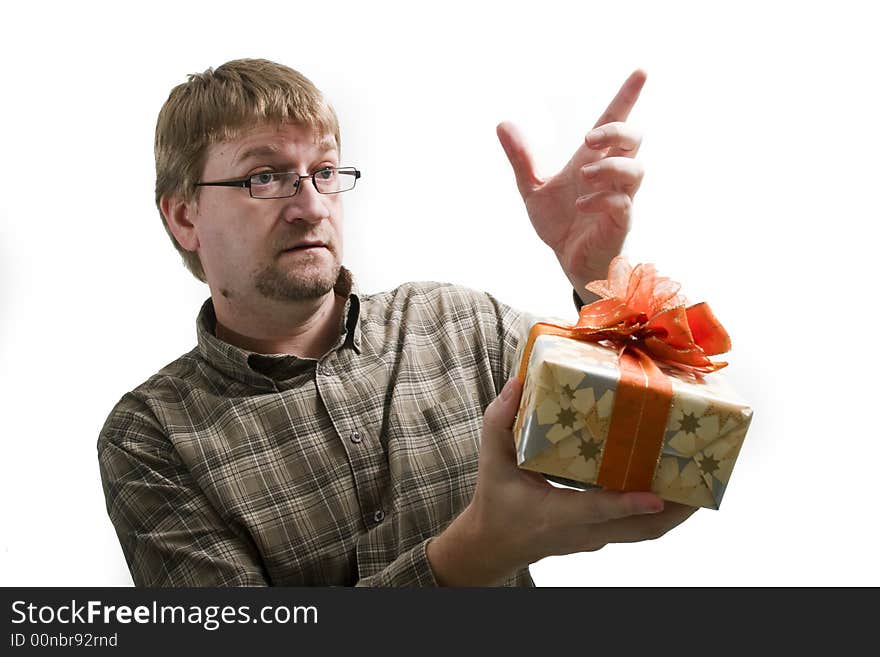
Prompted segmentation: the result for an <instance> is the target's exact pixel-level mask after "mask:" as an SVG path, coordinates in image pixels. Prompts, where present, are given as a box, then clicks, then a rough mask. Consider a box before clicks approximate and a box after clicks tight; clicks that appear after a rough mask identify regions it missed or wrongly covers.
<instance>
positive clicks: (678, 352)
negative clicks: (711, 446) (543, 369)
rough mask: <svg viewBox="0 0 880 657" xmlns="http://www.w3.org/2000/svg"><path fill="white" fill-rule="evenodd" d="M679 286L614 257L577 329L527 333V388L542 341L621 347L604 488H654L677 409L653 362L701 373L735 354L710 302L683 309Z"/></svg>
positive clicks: (523, 369) (523, 368) (542, 328)
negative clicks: (668, 425)
mask: <svg viewBox="0 0 880 657" xmlns="http://www.w3.org/2000/svg"><path fill="white" fill-rule="evenodd" d="M680 288H681V286H680V285H679V284H678V283H676V282H674V281H672V280H670V279H668V278H664V277H661V276H658V275H657V273H656V271H655V269H654V265H651V264H643V265H636V267H635V268H633V267H631V266H630V264H629V262H627V260H626V258H624V257H622V256H617V257H616V258H614V260H612V261H611V265H610V266H609V267H608V280H604V281H593V282H592V283H589V284H588V285H587V289H588V290H590V291H591V292H594V293H596V294H598V295H599V296H600V297H602V300H601V301H596V302H594V303H591V304H589V305H585V306H582V307H581V311H580V317H579V319H578V322H577V324H575V325H574V326H561V325H558V324H551V323H549V322H537V323H535V324H534V325H533V326H532V329H531V331H530V332H529V337H528V339H527V341H526V345H525V348H524V350H523V355H522V359H521V360H520V364H519V380H520V381H521V382H523V384H524V385H525V380H526V373H527V371H528V364H529V361H530V359H531V353H532V347H533V346H534V344H535V340H536V339H537V337H538V336H539V335H558V336H562V337H565V338H570V339H573V340H583V341H589V342H603V341H606V342H611V343H613V344H614V345H615V346H616V347H617V348H618V363H619V369H620V379H619V385H618V388H617V392H616V394H615V397H614V408H613V410H612V413H611V423H610V425H609V429H608V435H607V438H606V440H605V447H604V454H603V457H602V462H601V465H600V467H599V471H598V473H597V476H596V480H595V483H596V484H598V485H600V486H603V487H605V488H608V489H612V490H625V491H626V490H651V482H652V480H653V478H654V472H655V470H656V468H657V463H658V462H659V459H660V454H661V449H662V447H663V436H664V430H665V426H666V418H667V417H668V415H669V409H670V408H671V405H672V384H671V383H670V380H669V378H668V377H667V376H666V375H665V374H664V373H663V372H661V370H660V369H659V368H658V367H657V365H656V363H655V362H654V361H655V360H656V361H660V362H662V363H665V364H667V365H671V366H674V367H676V368H678V369H681V370H684V371H685V372H689V373H691V374H697V375H699V374H700V373H707V372H714V371H715V370H720V369H721V368H722V367H726V366H727V363H713V362H712V361H711V360H709V356H714V355H715V354H720V353H723V352H725V351H729V350H730V336H728V335H727V331H725V330H724V327H723V326H721V324H720V322H719V321H718V320H717V319H715V315H713V314H712V311H711V310H710V309H709V306H708V304H705V303H698V304H696V305H694V306H690V307H688V308H685V304H686V303H687V302H686V301H685V299H684V297H682V296H680V295H679V294H678V290H679V289H680ZM629 352H631V353H629Z"/></svg>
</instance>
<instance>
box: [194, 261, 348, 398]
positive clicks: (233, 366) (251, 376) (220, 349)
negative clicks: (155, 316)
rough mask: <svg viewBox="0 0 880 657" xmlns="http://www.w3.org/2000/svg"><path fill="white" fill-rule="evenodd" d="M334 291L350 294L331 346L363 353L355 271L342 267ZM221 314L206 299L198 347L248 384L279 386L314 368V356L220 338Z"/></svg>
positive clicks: (198, 320) (211, 360)
mask: <svg viewBox="0 0 880 657" xmlns="http://www.w3.org/2000/svg"><path fill="white" fill-rule="evenodd" d="M333 291H334V293H336V294H338V295H340V296H343V297H347V300H346V302H345V310H344V311H343V313H342V321H341V322H340V327H339V329H340V330H339V336H340V337H339V340H338V341H337V343H336V344H334V346H333V347H332V348H331V351H337V350H339V349H344V348H347V347H351V348H352V349H354V351H355V352H356V353H358V354H360V353H361V322H360V308H361V300H360V293H359V291H358V289H357V284H356V282H355V280H354V277H353V276H352V273H351V272H350V271H349V270H348V269H346V268H345V267H340V269H339V277H338V278H337V279H336V285H335V286H334V288H333ZM216 327H217V315H216V314H215V312H214V302H213V301H212V299H211V297H208V298H207V299H206V300H205V303H203V304H202V308H201V310H200V311H199V314H198V317H197V318H196V335H197V338H198V350H199V354H201V356H202V358H204V359H205V360H206V361H207V362H208V363H209V364H210V365H211V366H212V367H214V368H215V369H218V370H220V371H221V372H223V373H224V374H226V375H227V376H230V377H232V378H234V379H237V380H239V381H242V382H244V383H247V384H250V385H253V386H256V387H259V388H266V389H275V387H276V386H275V383H276V382H277V381H282V380H284V379H288V378H290V377H291V376H293V375H295V374H297V373H300V372H303V371H305V370H307V369H309V368H311V367H314V365H315V363H316V362H317V360H316V359H314V358H299V357H298V356H294V355H290V354H260V353H257V352H254V351H249V350H247V349H242V348H240V347H236V346H235V345H231V344H229V343H228V342H224V341H223V340H220V339H219V338H217V335H216Z"/></svg>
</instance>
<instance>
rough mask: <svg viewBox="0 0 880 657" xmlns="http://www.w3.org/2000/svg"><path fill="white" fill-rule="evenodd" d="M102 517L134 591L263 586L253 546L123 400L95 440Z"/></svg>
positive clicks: (149, 422) (149, 419)
mask: <svg viewBox="0 0 880 657" xmlns="http://www.w3.org/2000/svg"><path fill="white" fill-rule="evenodd" d="M98 463H99V466H100V472H101V480H102V484H103V487H104V495H105V498H106V503H107V513H108V514H109V516H110V520H111V521H112V523H113V526H114V527H115V529H116V534H117V536H118V537H119V542H120V544H121V546H122V551H123V553H124V555H125V560H126V562H127V563H128V568H129V571H130V572H131V576H132V580H133V581H134V583H135V585H136V586H265V585H266V584H267V580H266V577H265V574H264V571H263V568H262V563H261V561H260V558H259V555H258V553H257V551H256V548H255V546H253V544H252V543H250V544H249V540H248V539H247V538H246V537H244V536H241V535H238V534H236V532H234V531H233V530H232V528H230V527H229V526H228V525H227V524H226V523H225V522H224V521H223V519H222V518H221V517H220V516H219V515H218V513H217V511H216V510H215V509H214V507H213V506H212V505H211V503H210V501H209V500H208V499H207V498H206V497H205V495H204V493H203V492H202V491H201V489H200V488H199V486H198V484H197V483H196V481H195V480H194V478H193V477H192V475H191V473H190V472H189V470H188V469H187V468H186V466H185V465H184V464H183V462H182V461H181V459H180V458H179V456H178V455H177V453H176V452H175V450H174V447H173V445H172V444H171V441H170V440H168V438H167V437H166V436H165V435H164V434H163V432H162V430H161V429H160V428H159V427H158V422H156V421H155V419H154V418H153V416H152V414H151V413H150V412H149V410H148V409H146V408H143V409H137V408H136V407H135V406H134V403H133V402H132V401H131V399H130V396H126V398H123V401H121V402H120V404H118V405H117V407H116V408H115V409H114V411H113V413H111V415H110V417H109V418H108V419H107V422H106V423H105V425H104V428H103V429H102V431H101V435H100V438H99V440H98Z"/></svg>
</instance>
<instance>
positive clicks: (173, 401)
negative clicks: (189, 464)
mask: <svg viewBox="0 0 880 657" xmlns="http://www.w3.org/2000/svg"><path fill="white" fill-rule="evenodd" d="M202 368H203V366H202V363H201V357H200V356H199V354H198V350H197V349H193V350H192V351H190V352H188V353H186V354H184V355H183V356H181V357H180V358H177V359H176V360H174V361H172V362H170V363H168V364H167V365H165V366H164V367H163V368H161V369H160V370H159V371H158V372H156V373H155V374H153V375H152V376H150V377H149V378H148V379H146V380H145V381H143V382H142V383H140V384H139V385H137V386H135V387H134V388H133V389H132V390H130V391H128V392H126V393H125V394H124V395H122V397H121V398H120V399H119V400H118V401H117V402H116V403H115V404H114V406H113V407H112V409H111V410H110V413H109V414H108V416H107V418H106V420H105V421H104V425H103V426H102V428H101V431H100V433H99V436H98V445H97V446H98V452H99V453H101V452H103V451H104V449H105V448H106V447H107V446H108V445H111V444H112V445H114V446H116V447H118V448H122V449H125V450H127V451H128V450H130V449H132V448H133V447H135V446H136V445H137V446H141V447H143V446H145V445H152V446H153V447H155V448H161V447H163V446H165V445H166V443H168V440H167V438H166V437H165V431H164V428H163V425H164V419H163V417H164V415H165V413H164V409H166V408H168V407H170V406H178V407H180V406H182V405H183V404H185V403H186V398H187V396H188V395H189V394H190V391H191V390H192V389H193V382H194V381H195V380H196V379H197V378H198V377H199V371H200V369H202Z"/></svg>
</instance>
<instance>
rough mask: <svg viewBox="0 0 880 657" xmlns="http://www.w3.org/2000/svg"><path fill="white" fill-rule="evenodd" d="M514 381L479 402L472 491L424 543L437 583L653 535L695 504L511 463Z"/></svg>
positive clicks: (494, 577) (485, 580) (493, 579)
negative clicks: (551, 478)
mask: <svg viewBox="0 0 880 657" xmlns="http://www.w3.org/2000/svg"><path fill="white" fill-rule="evenodd" d="M521 393H522V385H521V384H520V382H519V381H518V380H517V379H515V378H514V379H511V380H510V381H508V383H507V385H506V386H505V387H504V390H503V391H502V393H501V395H500V396H499V397H498V398H496V399H495V400H494V401H493V402H492V403H491V404H489V406H488V407H487V408H486V412H485V414H484V416H483V432H482V442H481V447H480V462H479V470H478V472H477V484H476V490H475V491H474V496H473V498H472V500H471V503H470V504H469V505H468V507H467V508H466V509H465V510H464V511H463V512H462V513H461V515H459V516H458V517H457V518H456V519H455V520H454V521H453V522H452V524H451V525H450V526H449V527H448V528H447V529H446V531H444V532H443V533H442V534H440V535H439V536H438V537H437V538H435V539H433V540H432V541H431V542H430V543H429V544H428V559H429V561H430V562H431V565H432V568H433V570H434V573H435V576H436V577H437V579H438V581H439V583H440V584H442V585H448V586H485V585H491V584H497V583H498V582H500V581H501V580H503V579H504V577H506V576H508V575H509V574H511V573H512V572H514V571H515V570H516V569H518V568H521V567H523V566H526V565H528V564H531V563H534V562H535V561H538V560H540V559H542V558H544V557H547V556H553V555H563V554H572V553H574V552H586V551H595V550H598V549H600V548H602V547H604V546H605V545H607V544H609V543H633V542H636V541H644V540H649V539H654V538H659V537H660V536H662V535H663V534H665V533H666V532H668V531H669V530H670V529H672V528H673V527H675V526H677V525H679V524H681V523H682V522H683V521H684V520H685V519H687V518H688V517H689V516H690V515H691V514H693V513H694V511H696V508H694V507H691V506H684V505H681V504H675V503H672V502H667V503H665V504H664V502H663V500H661V499H660V498H659V497H658V496H657V495H655V494H654V493H650V492H635V493H620V492H615V491H591V492H583V491H574V490H568V489H563V488H555V487H553V486H552V485H551V484H549V483H548V482H547V481H546V480H545V479H544V478H543V477H541V476H540V475H538V474H536V473H534V472H529V471H527V470H523V469H520V468H518V467H517V463H516V454H515V450H514V446H513V435H512V427H513V423H514V415H515V414H516V411H517V408H519V405H520V400H521Z"/></svg>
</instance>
